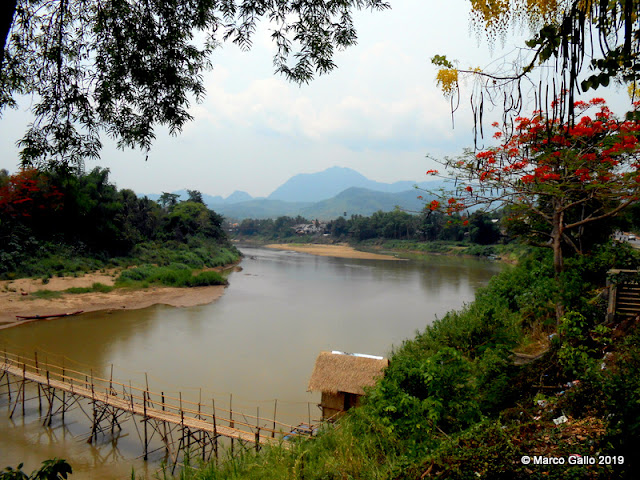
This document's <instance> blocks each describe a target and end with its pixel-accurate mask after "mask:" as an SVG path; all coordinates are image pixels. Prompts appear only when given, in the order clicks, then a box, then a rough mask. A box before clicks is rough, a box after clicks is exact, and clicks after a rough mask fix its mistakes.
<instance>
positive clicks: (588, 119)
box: [427, 98, 640, 274]
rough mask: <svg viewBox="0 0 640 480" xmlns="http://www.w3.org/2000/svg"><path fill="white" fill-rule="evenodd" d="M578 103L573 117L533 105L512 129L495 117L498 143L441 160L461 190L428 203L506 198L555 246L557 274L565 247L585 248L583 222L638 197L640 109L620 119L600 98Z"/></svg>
mask: <svg viewBox="0 0 640 480" xmlns="http://www.w3.org/2000/svg"><path fill="white" fill-rule="evenodd" d="M574 108H575V110H576V112H578V115H577V118H576V121H575V123H574V124H567V123H561V122H560V121H558V120H557V119H554V118H548V117H545V116H544V115H542V114H541V113H540V112H534V114H533V116H532V117H531V118H523V117H519V118H517V119H516V121H515V125H514V130H513V131H512V132H510V134H509V135H507V132H505V131H502V130H500V125H499V124H497V123H494V124H493V126H494V127H495V128H496V132H495V135H494V138H496V139H498V140H502V143H501V144H500V145H499V146H497V147H495V148H489V149H487V150H484V151H481V152H479V153H477V154H475V155H474V154H468V155H466V156H464V157H463V158H457V159H445V160H444V161H442V162H440V163H442V164H443V165H444V166H445V168H446V169H447V171H448V173H449V175H450V176H451V177H453V178H455V179H456V190H455V193H454V194H453V195H449V197H450V198H448V199H447V200H444V201H442V202H441V203H437V202H435V203H434V202H432V203H431V204H429V205H428V208H430V209H431V210H436V209H443V208H444V209H446V210H447V211H448V212H449V213H452V212H456V211H462V210H465V209H466V208H468V207H471V206H474V205H485V206H488V205H491V206H492V207H497V206H509V207H510V211H511V215H510V218H509V221H511V222H514V223H519V224H520V226H521V227H524V230H523V233H526V234H527V235H528V236H529V237H536V238H537V239H540V238H543V239H544V240H545V241H543V242H539V243H540V244H542V245H544V246H547V247H550V248H552V249H553V254H554V255H553V257H554V268H555V271H556V274H560V273H561V272H562V271H563V251H566V250H567V249H571V250H574V251H575V252H577V253H578V254H582V253H584V244H583V238H584V237H585V235H586V229H588V228H589V227H594V226H595V225H596V224H597V223H598V222H603V221H604V220H605V219H608V218H611V217H613V216H615V215H617V214H618V213H619V212H620V211H622V210H623V209H625V208H626V207H628V206H629V205H631V204H633V203H634V202H637V201H638V198H639V197H640V142H639V141H638V136H640V120H639V119H640V115H639V113H640V112H638V111H633V112H630V113H629V114H627V118H626V119H625V120H618V119H616V118H615V117H614V116H613V115H612V113H611V111H610V110H609V108H608V107H607V106H606V103H605V101H604V100H603V99H601V98H594V99H593V100H591V101H590V102H589V103H585V102H576V103H575V105H574ZM636 108H638V105H636ZM434 172H435V171H433V170H432V171H430V172H427V173H430V174H432V175H433V174H438V172H435V173H434Z"/></svg>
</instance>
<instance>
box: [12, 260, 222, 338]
mask: <svg viewBox="0 0 640 480" xmlns="http://www.w3.org/2000/svg"><path fill="white" fill-rule="evenodd" d="M116 277H117V275H116V274H115V271H108V272H106V273H100V272H95V273H89V274H86V275H82V276H78V277H60V278H59V277H54V278H51V279H50V280H49V282H48V283H47V284H43V283H42V280H40V279H33V278H21V279H18V280H5V281H0V329H2V328H8V327H13V326H16V325H20V324H23V323H27V322H29V321H30V320H26V321H25V320H18V319H16V316H17V315H22V316H35V315H39V316H45V315H55V314H60V313H71V312H75V311H78V310H82V311H84V312H95V311H98V310H136V309H139V308H147V307H150V306H151V305H156V304H164V305H170V306H173V307H191V306H195V305H206V304H208V303H211V302H213V301H215V300H217V299H218V298H220V297H221V296H222V294H223V293H224V289H225V286H224V285H213V286H209V287H192V288H173V287H149V288H144V289H136V290H131V289H125V288H117V289H114V290H113V291H111V292H108V293H100V292H90V293H80V294H68V293H67V294H63V295H62V296H61V297H59V298H52V299H42V298H35V297H32V296H31V294H32V293H33V292H36V291H38V290H52V291H63V290H66V289H67V288H71V287H91V286H92V285H93V284H94V283H96V282H99V283H102V284H104V285H109V286H112V285H113V284H114V282H115V278H116Z"/></svg>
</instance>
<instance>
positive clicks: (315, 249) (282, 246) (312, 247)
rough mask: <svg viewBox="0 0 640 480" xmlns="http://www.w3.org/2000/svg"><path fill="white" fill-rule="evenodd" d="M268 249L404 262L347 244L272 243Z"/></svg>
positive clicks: (324, 255)
mask: <svg viewBox="0 0 640 480" xmlns="http://www.w3.org/2000/svg"><path fill="white" fill-rule="evenodd" d="M265 247H267V248H275V249H277V250H292V251H294V252H302V253H310V254H312V255H319V256H321V257H338V258H364V259H373V260H402V259H401V258H396V257H393V256H391V255H382V254H380V253H369V252H361V251H359V250H356V249H355V248H353V247H350V246H349V245H345V244H338V245H320V244H313V243H304V244H299V243H294V244H291V243H272V244H270V245H265Z"/></svg>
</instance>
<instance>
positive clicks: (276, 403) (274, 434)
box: [271, 398, 278, 438]
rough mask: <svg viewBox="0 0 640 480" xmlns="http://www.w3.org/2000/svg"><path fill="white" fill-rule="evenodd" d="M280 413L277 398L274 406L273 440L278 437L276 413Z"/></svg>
mask: <svg viewBox="0 0 640 480" xmlns="http://www.w3.org/2000/svg"><path fill="white" fill-rule="evenodd" d="M277 411H278V399H277V398H276V400H275V402H274V404H273V432H271V438H275V437H276V413H277Z"/></svg>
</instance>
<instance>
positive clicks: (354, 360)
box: [307, 351, 389, 420]
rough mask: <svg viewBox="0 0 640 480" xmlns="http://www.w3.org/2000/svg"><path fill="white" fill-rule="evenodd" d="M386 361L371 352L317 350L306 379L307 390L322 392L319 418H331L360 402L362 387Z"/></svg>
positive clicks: (371, 381) (372, 380) (380, 372)
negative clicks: (317, 353) (318, 352)
mask: <svg viewBox="0 0 640 480" xmlns="http://www.w3.org/2000/svg"><path fill="white" fill-rule="evenodd" d="M388 366H389V360H388V359H386V358H383V357H376V356H373V355H364V354H360V353H344V352H336V351H334V352H320V355H318V358H317V359H316V364H315V366H314V367H313V373H312V374H311V379H310V380H309V388H308V389H307V390H308V391H310V392H318V391H319V392H322V397H321V400H320V408H321V409H322V419H323V420H328V419H335V418H336V417H338V416H339V415H340V414H342V413H343V412H346V411H347V410H349V409H350V408H351V407H357V406H358V405H359V404H360V398H361V397H362V395H364V387H372V386H374V385H375V383H376V379H377V378H379V377H381V376H382V375H383V370H384V369H385V368H386V367H388Z"/></svg>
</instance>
